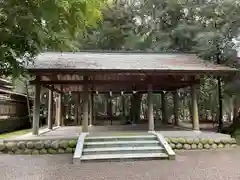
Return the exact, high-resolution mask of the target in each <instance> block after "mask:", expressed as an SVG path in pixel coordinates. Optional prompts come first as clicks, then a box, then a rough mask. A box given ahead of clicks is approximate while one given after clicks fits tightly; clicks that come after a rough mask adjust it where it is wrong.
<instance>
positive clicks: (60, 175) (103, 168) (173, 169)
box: [0, 148, 240, 180]
mask: <svg viewBox="0 0 240 180" xmlns="http://www.w3.org/2000/svg"><path fill="white" fill-rule="evenodd" d="M71 160H72V156H71V155H46V156H44V155H41V156H25V155H5V154H0V175H1V176H0V179H1V180H16V179H17V180H205V179H207V180H240V171H239V168H240V148H236V149H231V150H218V151H190V152H186V151H185V152H178V156H177V158H176V160H175V161H170V160H158V161H156V160H154V161H134V162H97V163H93V162H91V163H84V164H81V165H78V166H76V165H73V164H71Z"/></svg>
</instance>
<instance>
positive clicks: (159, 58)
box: [27, 52, 236, 72]
mask: <svg viewBox="0 0 240 180" xmlns="http://www.w3.org/2000/svg"><path fill="white" fill-rule="evenodd" d="M27 69H30V70H40V69H60V70H64V69H71V70H143V71H148V70H154V71H166V70H172V71H203V72H204V71H235V70H236V69H232V68H229V67H225V66H219V65H215V64H212V63H209V62H207V61H203V60H201V59H199V58H198V57H197V56H196V55H193V54H174V53H173V54H159V53H158V54H157V53H95V52H77V53H60V52H59V53H58V52H47V53H42V54H39V55H38V56H37V57H36V59H35V61H34V64H31V65H29V66H28V67H27Z"/></svg>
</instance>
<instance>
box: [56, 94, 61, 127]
mask: <svg viewBox="0 0 240 180" xmlns="http://www.w3.org/2000/svg"><path fill="white" fill-rule="evenodd" d="M61 104H62V96H61V94H58V97H57V126H61V125H62V121H61V119H62V106H61Z"/></svg>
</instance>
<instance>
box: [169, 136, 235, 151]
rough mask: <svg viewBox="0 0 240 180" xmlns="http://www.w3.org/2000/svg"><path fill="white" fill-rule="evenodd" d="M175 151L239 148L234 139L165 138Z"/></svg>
mask: <svg viewBox="0 0 240 180" xmlns="http://www.w3.org/2000/svg"><path fill="white" fill-rule="evenodd" d="M165 140H166V141H167V142H168V143H169V145H170V147H171V148H172V149H173V150H177V149H179V150H180V149H184V150H201V149H218V148H231V147H237V141H236V140H235V139H234V138H223V139H211V138H186V137H165Z"/></svg>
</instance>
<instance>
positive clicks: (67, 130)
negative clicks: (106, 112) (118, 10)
mask: <svg viewBox="0 0 240 180" xmlns="http://www.w3.org/2000/svg"><path fill="white" fill-rule="evenodd" d="M81 131H82V127H81V126H64V127H57V128H54V129H53V130H48V129H45V130H44V129H43V130H41V132H42V133H41V132H40V135H39V136H35V135H32V134H31V133H29V134H25V135H22V136H18V137H15V138H14V139H56V138H63V137H64V138H66V139H71V138H78V137H79V135H80V134H81ZM155 131H156V132H159V133H160V134H162V135H163V136H164V137H191V138H212V139H224V138H230V136H229V135H226V134H221V133H216V132H211V131H198V132H196V131H192V130H191V129H187V128H182V127H172V126H165V127H156V128H155ZM147 132H148V130H147V125H146V124H141V125H112V126H110V125H109V126H91V127H89V136H91V135H93V136H113V135H117V136H120V135H123V136H125V135H134V134H136V135H140V134H142V135H144V134H147Z"/></svg>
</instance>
